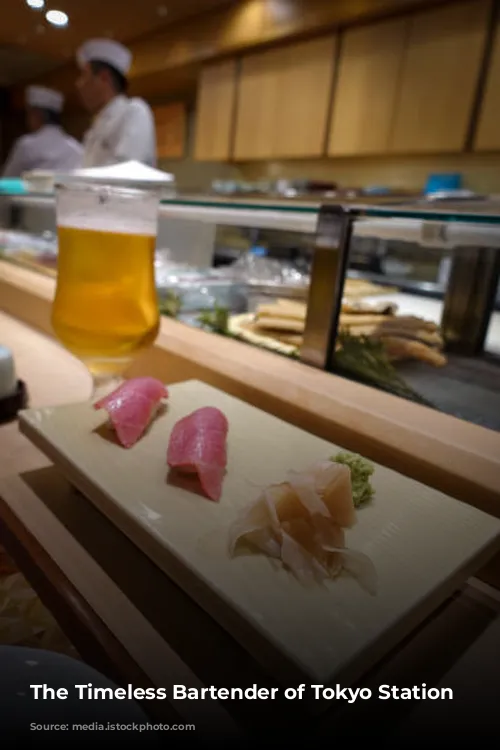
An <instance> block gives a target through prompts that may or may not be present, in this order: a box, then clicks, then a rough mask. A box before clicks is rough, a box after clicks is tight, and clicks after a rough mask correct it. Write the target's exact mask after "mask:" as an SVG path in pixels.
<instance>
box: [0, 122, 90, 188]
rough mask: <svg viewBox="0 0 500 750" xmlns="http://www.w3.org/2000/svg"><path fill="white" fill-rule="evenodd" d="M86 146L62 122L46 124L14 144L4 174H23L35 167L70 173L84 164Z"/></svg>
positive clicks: (15, 175)
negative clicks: (63, 127)
mask: <svg viewBox="0 0 500 750" xmlns="http://www.w3.org/2000/svg"><path fill="white" fill-rule="evenodd" d="M82 157H83V147H82V145H81V144H80V143H78V141H77V140H75V139H74V138H72V137H71V136H70V135H68V134H67V133H66V132H65V131H64V130H63V129H62V128H61V127H60V126H59V125H44V126H43V127H41V128H40V129H39V130H37V131H36V132H35V133H30V134H29V135H23V136H22V137H21V138H18V139H17V141H16V142H15V143H14V145H13V147H12V150H11V152H10V154H9V156H8V158H7V161H6V163H5V166H4V168H3V172H2V176H3V177H20V176H21V175H22V173H23V172H29V171H30V170H32V169H45V170H47V171H50V172H69V171H71V170H73V169H78V168H79V167H80V166H81V161H82Z"/></svg>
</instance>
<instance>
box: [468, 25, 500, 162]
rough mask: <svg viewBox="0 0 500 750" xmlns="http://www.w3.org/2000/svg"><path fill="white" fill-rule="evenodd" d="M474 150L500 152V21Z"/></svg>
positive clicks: (480, 111)
mask: <svg viewBox="0 0 500 750" xmlns="http://www.w3.org/2000/svg"><path fill="white" fill-rule="evenodd" d="M474 150H475V151H499V150H500V21H498V22H497V27H496V31H495V38H494V41H493V49H492V55H491V59H490V66H489V69H488V73H487V77H486V85H485V89H484V95H483V100H482V102H481V108H480V110H479V118H478V123H477V129H476V133H475V138H474Z"/></svg>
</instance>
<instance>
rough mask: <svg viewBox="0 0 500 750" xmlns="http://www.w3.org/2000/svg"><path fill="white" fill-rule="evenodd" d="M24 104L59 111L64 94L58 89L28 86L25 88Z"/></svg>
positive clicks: (62, 103)
mask: <svg viewBox="0 0 500 750" xmlns="http://www.w3.org/2000/svg"><path fill="white" fill-rule="evenodd" d="M26 104H27V105H28V107H40V108H41V109H50V110H52V111H54V112H61V111H62V108H63V105H64V96H63V95H62V94H61V93H59V91H54V90H53V89H46V88H45V87H44V86H28V88H27V89H26Z"/></svg>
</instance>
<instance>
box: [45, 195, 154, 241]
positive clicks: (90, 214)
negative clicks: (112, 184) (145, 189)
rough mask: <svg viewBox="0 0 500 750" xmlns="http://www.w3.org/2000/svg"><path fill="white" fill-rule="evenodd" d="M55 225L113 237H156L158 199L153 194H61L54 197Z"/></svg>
mask: <svg viewBox="0 0 500 750" xmlns="http://www.w3.org/2000/svg"><path fill="white" fill-rule="evenodd" d="M56 217H57V226H59V227H66V228H67V229H82V230H84V229H87V230H92V231H98V232H113V233H115V234H140V235H142V236H148V237H156V235H157V232H158V198H157V197H156V196H154V195H147V196H144V195H140V196H137V198H135V199H133V198H131V197H130V196H120V195H116V194H115V195H111V196H106V195H105V194H103V196H102V198H101V200H99V197H98V195H96V194H95V193H90V192H89V193H77V194H75V193H72V192H70V191H69V192H67V193H65V192H63V193H60V194H59V195H58V197H57V204H56Z"/></svg>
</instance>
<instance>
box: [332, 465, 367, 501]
mask: <svg viewBox="0 0 500 750" xmlns="http://www.w3.org/2000/svg"><path fill="white" fill-rule="evenodd" d="M331 460H332V461H335V463H338V464H344V465H345V466H348V467H349V469H350V470H351V485H352V499H353V502H354V507H355V508H359V506H360V505H366V503H368V502H370V500H371V499H372V497H373V495H374V494H375V490H374V489H373V487H372V485H371V482H370V477H371V475H372V474H373V472H374V471H375V467H374V466H373V464H372V463H370V461H367V460H366V458H363V457H362V456H358V455H357V454H356V453H347V452H346V451H341V452H340V453H337V455H336V456H334V457H333V458H332V459H331Z"/></svg>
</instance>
